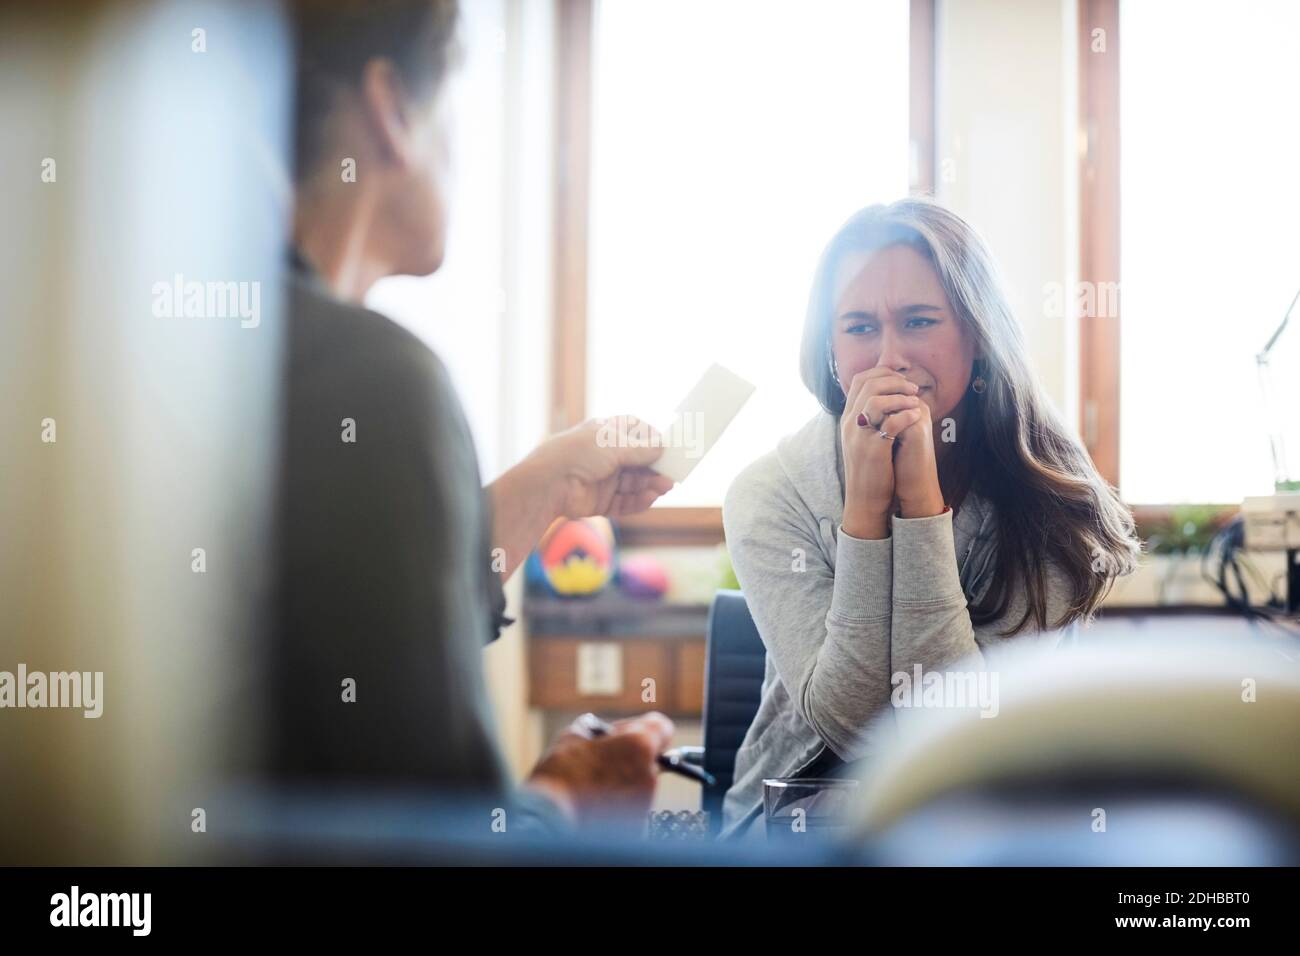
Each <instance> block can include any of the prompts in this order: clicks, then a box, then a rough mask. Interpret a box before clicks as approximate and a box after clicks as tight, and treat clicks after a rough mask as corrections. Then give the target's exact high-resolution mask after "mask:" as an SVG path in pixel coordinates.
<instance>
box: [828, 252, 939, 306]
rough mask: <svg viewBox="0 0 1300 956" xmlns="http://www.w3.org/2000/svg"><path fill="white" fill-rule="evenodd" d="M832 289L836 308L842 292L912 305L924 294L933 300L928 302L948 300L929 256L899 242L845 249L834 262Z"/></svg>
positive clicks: (842, 295) (888, 303) (934, 303)
mask: <svg viewBox="0 0 1300 956" xmlns="http://www.w3.org/2000/svg"><path fill="white" fill-rule="evenodd" d="M832 292H833V295H832V297H831V301H832V302H833V303H835V305H836V307H837V309H838V306H839V304H840V303H841V302H842V301H843V300H844V298H845V297H846V295H853V296H855V297H857V296H860V295H862V294H863V293H866V292H870V294H871V295H872V296H873V297H879V298H880V300H881V303H882V304H885V305H915V304H918V302H920V301H921V300H923V299H927V298H928V299H933V300H934V301H931V302H929V303H928V304H930V305H938V306H945V307H946V306H947V304H948V303H947V297H946V296H944V295H943V287H942V284H941V283H940V282H939V277H938V275H937V274H936V273H935V271H934V266H933V265H932V264H931V263H930V260H929V259H927V258H926V256H925V255H924V254H923V253H921V252H919V251H917V250H916V249H914V248H912V247H911V246H909V245H906V244H903V243H895V244H893V245H889V246H884V247H882V248H880V249H872V250H865V251H854V252H848V253H845V254H844V255H843V256H841V257H840V260H839V262H838V263H836V267H835V276H834V284H833V286H832ZM918 296H919V297H920V298H918ZM937 297H938V298H937ZM904 299H906V300H907V301H903V300H904Z"/></svg>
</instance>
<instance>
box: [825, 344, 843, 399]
mask: <svg viewBox="0 0 1300 956" xmlns="http://www.w3.org/2000/svg"><path fill="white" fill-rule="evenodd" d="M826 364H827V365H828V366H830V370H831V379H832V380H833V381H834V382H835V384H836V386H837V387H838V388H839V390H840V391H841V392H843V391H844V386H843V385H841V384H840V367H839V366H838V365H837V364H835V352H834V351H833V350H832V349H829V348H828V349H827V350H826Z"/></svg>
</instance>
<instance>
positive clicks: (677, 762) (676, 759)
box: [575, 713, 718, 787]
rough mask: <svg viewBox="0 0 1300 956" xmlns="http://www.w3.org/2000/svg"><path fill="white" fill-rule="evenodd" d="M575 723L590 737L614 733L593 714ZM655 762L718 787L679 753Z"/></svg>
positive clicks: (714, 779) (665, 755)
mask: <svg viewBox="0 0 1300 956" xmlns="http://www.w3.org/2000/svg"><path fill="white" fill-rule="evenodd" d="M575 723H577V724H578V725H579V726H580V727H582V729H583V730H585V731H586V732H587V733H588V734H589V735H590V736H592V737H608V736H609V735H610V734H612V733H613V732H614V728H613V727H612V726H611V725H610V724H608V723H607V722H606V721H603V720H601V719H600V718H599V717H597V716H596V715H595V714H590V713H588V714H583V715H582V716H581V717H579V718H578V719H577V721H575ZM655 762H656V763H658V764H659V766H660V767H662V768H663V769H664V770H669V771H672V772H673V773H679V774H681V775H682V776H683V777H690V778H691V779H692V780H694V781H695V782H696V783H701V784H703V785H704V786H706V787H716V786H717V785H718V780H717V778H716V777H714V776H713V774H711V773H709V772H708V771H707V770H705V769H704V768H703V767H698V766H696V765H695V764H693V763H687V762H686V760H685V759H683V757H682V755H681V753H680V752H674V751H672V750H669V751H668V752H666V753H661V754H659V756H657V757H656V758H655Z"/></svg>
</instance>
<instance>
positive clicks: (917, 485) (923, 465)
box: [840, 366, 945, 539]
mask: <svg viewBox="0 0 1300 956" xmlns="http://www.w3.org/2000/svg"><path fill="white" fill-rule="evenodd" d="M882 431H883V432H884V433H885V434H882ZM840 444H841V447H842V448H843V452H844V485H845V488H844V523H843V524H844V531H845V533H846V534H849V535H851V536H852V537H855V538H866V539H880V538H887V537H889V519H890V516H891V515H892V514H895V513H897V514H901V515H902V517H904V518H928V517H933V516H934V515H938V514H941V513H942V512H943V510H944V507H945V506H944V502H943V492H942V490H941V489H940V487H939V469H938V466H937V464H936V459H935V451H934V425H933V422H932V421H931V417H930V406H929V405H928V404H926V401H925V399H924V397H923V396H922V395H921V388H920V387H919V386H918V385H917V384H916V383H915V382H911V381H909V380H908V379H906V378H905V377H904V376H903V375H902V374H901V373H899V372H896V371H894V370H893V369H890V368H885V367H883V366H877V367H876V368H870V369H866V370H865V371H862V372H859V373H858V374H857V375H855V376H853V381H852V382H851V383H850V385H849V390H848V393H847V395H846V396H845V402H844V412H843V414H842V415H841V416H840Z"/></svg>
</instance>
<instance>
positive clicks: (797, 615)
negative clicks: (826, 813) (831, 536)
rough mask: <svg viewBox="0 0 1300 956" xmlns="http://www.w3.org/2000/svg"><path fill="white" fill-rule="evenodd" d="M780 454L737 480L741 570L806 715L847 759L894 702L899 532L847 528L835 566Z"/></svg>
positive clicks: (734, 552)
mask: <svg viewBox="0 0 1300 956" xmlns="http://www.w3.org/2000/svg"><path fill="white" fill-rule="evenodd" d="M803 513H806V508H805V507H804V506H803V505H802V504H801V502H800V501H799V499H798V496H797V494H796V493H795V490H794V488H793V487H792V485H791V483H790V481H789V479H788V478H787V477H786V476H785V474H784V472H783V471H782V470H781V467H780V464H779V462H778V461H777V460H776V459H775V457H773V456H769V457H767V458H763V459H760V460H759V461H757V462H755V463H754V464H753V465H751V466H750V467H749V468H747V469H746V470H745V471H744V472H742V473H741V475H740V477H738V478H737V479H736V481H735V482H734V483H733V485H732V486H731V489H730V490H729V491H728V493H727V498H726V501H725V503H724V505H723V524H724V527H725V530H726V537H727V546H728V548H729V550H730V552H731V558H732V563H733V564H734V566H735V570H736V577H737V579H738V580H739V581H740V584H741V587H742V588H743V589H744V591H745V599H746V602H747V603H748V605H749V609H750V613H751V614H752V615H753V617H754V622H755V624H756V625H757V626H758V632H759V634H760V635H761V636H762V638H763V643H764V644H765V645H766V647H767V652H768V655H769V656H770V657H771V659H772V662H773V664H774V666H775V668H776V671H777V674H778V675H779V676H780V678H781V682H782V683H783V684H784V685H785V687H786V689H787V691H788V692H789V694H790V698H791V700H792V701H793V703H794V706H795V709H796V711H797V712H798V714H799V716H800V717H801V718H802V719H803V720H804V721H805V722H807V723H808V725H809V726H811V727H812V728H813V729H814V730H815V731H816V732H817V734H818V736H820V737H821V739H822V740H823V741H825V742H826V744H827V745H828V746H830V748H831V749H832V750H833V751H834V752H835V754H836V755H837V756H839V757H840V758H841V759H844V760H846V761H847V760H853V759H856V758H858V757H860V756H861V755H862V754H863V752H864V750H865V745H866V740H865V738H864V736H863V729H864V728H865V727H866V725H867V724H868V723H869V722H870V720H871V718H872V717H874V716H875V715H876V714H877V713H879V712H880V711H881V710H883V709H884V708H885V707H886V706H887V705H888V703H889V694H890V684H889V627H890V607H891V598H890V589H891V585H892V581H893V578H894V575H893V570H892V555H891V549H890V541H889V540H888V539H884V540H880V541H866V540H862V539H858V538H853V537H850V536H849V535H847V534H845V533H844V531H843V530H842V529H840V530H839V531H838V534H837V537H838V542H837V544H836V553H835V561H834V566H833V567H832V565H831V563H830V562H829V561H828V560H827V559H826V555H825V551H824V547H823V544H822V542H821V541H820V540H819V538H818V536H817V534H816V533H815V532H814V531H813V530H812V528H811V526H810V525H809V523H808V521H807V519H806V518H804V517H802V514H803Z"/></svg>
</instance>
